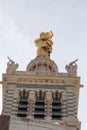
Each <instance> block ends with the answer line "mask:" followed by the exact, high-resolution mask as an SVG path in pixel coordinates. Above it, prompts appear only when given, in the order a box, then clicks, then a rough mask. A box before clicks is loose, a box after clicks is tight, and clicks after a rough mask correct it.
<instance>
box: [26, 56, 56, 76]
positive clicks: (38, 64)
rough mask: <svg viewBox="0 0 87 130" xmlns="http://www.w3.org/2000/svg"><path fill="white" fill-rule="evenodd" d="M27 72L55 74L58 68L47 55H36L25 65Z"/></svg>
mask: <svg viewBox="0 0 87 130" xmlns="http://www.w3.org/2000/svg"><path fill="white" fill-rule="evenodd" d="M27 72H29V73H30V74H38V75H45V74H46V75H57V74H58V68H57V65H56V64H55V62H54V61H52V60H51V59H50V57H48V56H43V55H41V56H38V57H36V58H35V59H34V60H32V61H31V62H30V63H29V64H28V66H27Z"/></svg>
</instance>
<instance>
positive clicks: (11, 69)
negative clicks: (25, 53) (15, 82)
mask: <svg viewBox="0 0 87 130" xmlns="http://www.w3.org/2000/svg"><path fill="white" fill-rule="evenodd" d="M8 59H9V62H8V63H7V70H6V72H7V73H14V72H15V71H16V69H17V68H18V66H19V65H18V63H15V62H14V61H13V60H12V59H10V58H9V57H8Z"/></svg>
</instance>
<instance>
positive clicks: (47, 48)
mask: <svg viewBox="0 0 87 130" xmlns="http://www.w3.org/2000/svg"><path fill="white" fill-rule="evenodd" d="M52 37H53V33H52V31H50V32H41V33H40V38H38V39H36V40H35V44H36V47H38V48H37V56H40V55H46V56H50V53H52V45H53V41H52V40H51V39H52Z"/></svg>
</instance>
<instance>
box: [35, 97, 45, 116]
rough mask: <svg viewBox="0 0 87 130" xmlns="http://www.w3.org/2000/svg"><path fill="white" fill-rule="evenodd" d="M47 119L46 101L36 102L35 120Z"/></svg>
mask: <svg viewBox="0 0 87 130" xmlns="http://www.w3.org/2000/svg"><path fill="white" fill-rule="evenodd" d="M44 117H45V102H44V100H36V102H35V110H34V118H38V119H44Z"/></svg>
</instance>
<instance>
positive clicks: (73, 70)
mask: <svg viewBox="0 0 87 130" xmlns="http://www.w3.org/2000/svg"><path fill="white" fill-rule="evenodd" d="M77 61H78V59H76V60H74V61H72V62H70V63H69V65H66V66H65V69H66V71H67V73H68V74H69V75H71V76H77V64H76V62H77Z"/></svg>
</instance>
